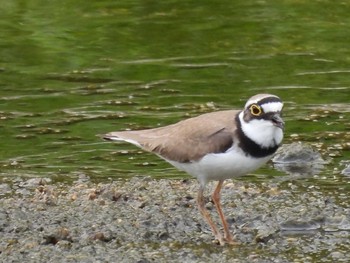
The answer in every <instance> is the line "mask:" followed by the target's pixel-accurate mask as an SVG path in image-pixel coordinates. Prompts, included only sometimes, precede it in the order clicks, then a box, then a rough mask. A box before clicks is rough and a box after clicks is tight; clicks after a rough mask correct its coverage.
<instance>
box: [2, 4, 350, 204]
mask: <svg viewBox="0 0 350 263" xmlns="http://www.w3.org/2000/svg"><path fill="white" fill-rule="evenodd" d="M0 12H1V17H0V27H1V30H0V128H1V137H0V145H1V152H0V180H4V181H9V180H11V178H18V177H49V178H52V179H53V180H57V181H70V180H72V179H75V178H77V177H78V176H79V175H80V174H85V175H87V176H89V177H91V178H92V179H93V180H96V181H99V180H105V179H107V178H113V179H117V178H126V177H127V178H128V177H132V176H139V175H150V176H152V177H159V178H162V177H167V176H171V177H173V178H179V177H180V178H182V177H184V176H186V175H184V174H183V173H181V172H179V171H177V170H175V169H172V168H171V167H170V166H169V165H168V164H166V163H164V162H163V161H161V160H159V159H158V158H157V157H154V156H152V155H150V154H146V153H143V152H142V151H140V150H139V149H136V148H135V147H133V146H130V145H127V144H122V145H118V146H116V145H114V144H111V143H106V142H103V141H102V140H100V138H98V137H96V134H103V133H106V132H109V131H112V130H123V129H127V128H131V129H139V128H147V127H156V126H158V125H167V124H170V123H173V122H176V121H178V120H182V119H184V118H186V117H189V116H195V115H198V114H201V113H204V112H210V111H213V110H222V109H230V108H235V109H239V108H241V107H242V106H243V105H244V103H245V100H246V99H247V98H249V97H250V96H252V95H254V94H256V93H262V92H268V93H273V94H276V95H278V96H280V97H281V98H282V99H283V100H284V101H285V110H284V118H285V121H286V125H287V126H286V134H285V141H284V142H285V143H291V142H294V141H302V142H308V143H310V144H311V145H312V146H313V147H315V148H317V149H318V150H319V151H320V152H321V153H322V156H323V158H324V159H326V160H328V161H329V163H328V164H327V165H325V167H324V168H323V169H322V170H321V171H320V173H319V174H317V175H312V176H311V177H307V178H304V179H303V180H305V183H306V184H310V185H317V186H320V187H321V188H322V189H325V191H331V192H332V191H335V192H334V194H335V195H337V194H338V191H340V192H344V191H348V190H349V189H350V184H349V182H350V180H349V177H346V176H344V175H342V174H341V173H340V172H341V171H342V170H343V169H344V168H345V166H346V165H347V164H349V163H350V152H349V149H350V123H349V118H350V48H349V47H350V27H349V24H350V16H349V13H350V2H346V1H338V2H337V1H336V2H334V1H330V0H329V1H326V0H324V1H292V0H286V1H253V0H245V1H220V2H215V1H202V2H198V1H185V2H183V1H40V0H37V1H35V0H29V1H2V3H1V5H0ZM255 174H256V175H254V176H249V177H248V178H247V179H246V180H249V181H254V180H257V181H264V180H266V181H268V180H271V179H274V178H276V177H277V178H280V177H283V176H288V175H286V173H284V172H281V171H277V170H275V169H273V168H272V166H267V167H265V168H262V169H261V170H259V171H257V172H256V173H255ZM325 193H326V192H325ZM348 201H349V200H348ZM348 203H349V202H347V204H348Z"/></svg>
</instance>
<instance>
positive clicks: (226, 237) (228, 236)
mask: <svg viewBox="0 0 350 263" xmlns="http://www.w3.org/2000/svg"><path fill="white" fill-rule="evenodd" d="M223 183H224V181H223V180H221V181H219V183H218V185H217V186H216V188H215V191H214V192H213V194H212V199H213V202H214V204H215V207H216V210H217V211H218V213H219V216H220V219H221V221H222V225H223V227H224V240H225V241H226V242H227V243H229V244H237V242H235V241H234V239H233V236H232V234H231V233H230V230H229V227H228V224H227V221H226V218H225V215H224V213H223V211H222V209H221V205H220V191H221V188H222V185H223Z"/></svg>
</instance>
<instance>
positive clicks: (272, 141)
mask: <svg viewBox="0 0 350 263" xmlns="http://www.w3.org/2000/svg"><path fill="white" fill-rule="evenodd" d="M239 120H240V122H241V127H242V131H243V133H244V134H245V135H246V136H247V137H248V138H249V139H251V140H252V141H253V142H255V143H256V144H258V145H260V146H261V147H262V148H270V147H274V146H276V145H279V144H280V143H281V142H282V139H283V131H282V130H281V129H280V128H278V127H276V126H274V125H273V123H272V122H271V121H267V120H264V119H255V120H251V121H249V122H246V121H244V119H243V111H242V112H241V113H240V114H239Z"/></svg>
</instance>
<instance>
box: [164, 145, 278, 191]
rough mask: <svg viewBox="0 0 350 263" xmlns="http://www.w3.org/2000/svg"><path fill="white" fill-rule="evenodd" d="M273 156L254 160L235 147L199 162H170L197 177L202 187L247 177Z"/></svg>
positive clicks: (209, 155)
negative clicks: (217, 181) (214, 182)
mask: <svg viewBox="0 0 350 263" xmlns="http://www.w3.org/2000/svg"><path fill="white" fill-rule="evenodd" d="M271 157H272V155H271V156H268V157H263V158H252V157H250V156H248V155H245V154H244V153H243V151H242V150H241V149H240V148H238V147H235V146H233V147H232V148H230V149H229V150H228V151H227V152H225V153H211V154H208V155H206V156H204V157H203V158H202V159H201V160H199V161H198V162H190V163H179V162H175V161H169V160H167V161H168V162H169V163H171V164H172V165H174V166H175V167H176V168H178V169H180V170H183V171H185V172H187V173H188V174H190V175H192V176H194V177H197V179H198V180H199V182H200V183H201V184H202V185H205V184H206V183H207V182H208V181H210V180H225V179H229V178H233V177H238V176H242V175H245V174H247V173H249V172H252V171H254V170H256V169H258V168H259V167H260V166H261V165H263V164H265V163H266V162H267V161H268V160H269V159H270V158H271Z"/></svg>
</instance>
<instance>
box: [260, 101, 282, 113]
mask: <svg viewBox="0 0 350 263" xmlns="http://www.w3.org/2000/svg"><path fill="white" fill-rule="evenodd" d="M261 108H262V109H263V111H264V112H265V113H266V112H276V111H282V108H283V103H282V102H279V101H275V102H269V103H264V104H263V105H261Z"/></svg>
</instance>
